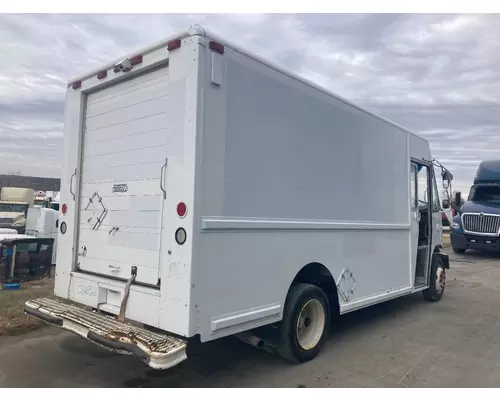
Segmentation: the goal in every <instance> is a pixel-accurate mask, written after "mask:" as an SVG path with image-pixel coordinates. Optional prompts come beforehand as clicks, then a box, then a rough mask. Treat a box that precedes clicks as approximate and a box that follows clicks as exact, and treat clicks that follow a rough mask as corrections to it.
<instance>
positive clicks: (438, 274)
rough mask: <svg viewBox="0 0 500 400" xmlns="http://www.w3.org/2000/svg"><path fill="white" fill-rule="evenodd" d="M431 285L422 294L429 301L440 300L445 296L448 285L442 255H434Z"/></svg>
mask: <svg viewBox="0 0 500 400" xmlns="http://www.w3.org/2000/svg"><path fill="white" fill-rule="evenodd" d="M430 278H431V279H430V286H429V288H428V289H426V290H424V291H423V292H422V294H423V295H424V299H425V300H427V301H439V300H441V297H443V293H444V288H445V286H446V269H445V267H444V264H443V260H442V259H441V257H439V256H436V255H434V256H433V257H432V265H431V276H430Z"/></svg>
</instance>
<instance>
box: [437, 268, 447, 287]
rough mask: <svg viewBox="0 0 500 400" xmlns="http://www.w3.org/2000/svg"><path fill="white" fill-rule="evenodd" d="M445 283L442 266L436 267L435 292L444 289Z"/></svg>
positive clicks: (444, 273)
mask: <svg viewBox="0 0 500 400" xmlns="http://www.w3.org/2000/svg"><path fill="white" fill-rule="evenodd" d="M445 285H446V272H445V270H444V268H443V267H437V269H436V292H438V293H441V292H443V291H444V286H445Z"/></svg>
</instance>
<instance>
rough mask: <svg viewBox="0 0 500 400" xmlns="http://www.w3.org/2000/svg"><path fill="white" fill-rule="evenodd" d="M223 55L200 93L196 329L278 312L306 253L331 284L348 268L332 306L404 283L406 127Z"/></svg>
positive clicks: (222, 328) (354, 303) (225, 328)
mask: <svg viewBox="0 0 500 400" xmlns="http://www.w3.org/2000/svg"><path fill="white" fill-rule="evenodd" d="M224 60H225V65H224V66H225V75H224V76H225V80H224V82H223V84H222V85H221V87H220V88H218V87H215V86H213V85H212V86H209V87H207V89H206V90H207V92H206V100H205V110H206V112H205V121H206V126H205V128H204V132H203V142H204V146H205V147H204V150H205V151H204V153H203V166H204V170H203V174H204V182H205V185H201V186H202V191H203V192H202V195H201V200H200V199H199V198H198V201H200V202H202V205H201V206H200V207H201V210H202V211H201V219H202V222H201V227H202V232H201V234H200V245H199V246H198V247H197V248H196V254H197V256H198V257H199V258H198V259H197V260H196V261H195V265H197V264H198V263H199V264H200V265H201V266H200V268H199V270H198V271H197V273H198V274H199V277H198V281H199V282H200V285H202V287H201V288H199V289H198V290H200V291H201V294H200V296H201V298H200V300H199V301H200V302H201V303H202V304H203V307H204V312H203V313H202V315H203V317H205V316H206V317H207V318H206V319H204V322H203V323H202V324H201V326H202V327H203V328H201V329H202V332H201V333H202V338H204V340H207V339H208V338H215V337H218V336H221V335H225V334H228V332H235V331H240V330H243V329H249V328H252V327H254V326H256V325H260V324H263V323H269V322H272V321H275V320H278V319H279V318H280V313H281V312H282V307H283V305H284V301H285V297H286V293H287V291H288V288H289V286H290V284H291V282H292V280H293V278H294V277H295V275H296V274H297V272H298V271H299V270H300V269H301V268H302V267H304V266H306V265H307V264H310V263H312V262H317V263H321V264H323V265H324V266H326V267H327V268H328V269H329V270H330V272H331V274H332V276H333V278H334V280H335V281H337V280H338V279H339V278H340V275H341V273H342V271H343V270H344V269H346V268H347V269H349V270H351V271H352V272H353V275H354V277H355V279H356V286H355V290H354V294H353V296H352V298H350V299H349V300H348V301H347V302H346V301H343V300H342V298H340V302H341V309H342V310H347V309H349V308H351V309H352V308H356V307H358V306H361V305H362V304H365V303H366V302H370V301H373V302H376V299H377V298H382V297H383V296H386V295H389V294H392V293H396V292H398V291H408V290H410V286H411V284H410V265H409V263H410V248H409V243H410V216H409V197H408V196H409V180H408V179H409V178H408V177H409V154H408V148H409V146H408V140H409V135H408V133H407V132H406V131H404V130H402V129H400V128H398V127H396V126H394V125H392V124H390V123H388V122H385V121H383V120H381V119H379V118H377V117H375V116H373V115H370V114H368V113H366V112H364V111H361V110H359V109H356V108H354V107H353V106H350V105H348V104H346V103H344V102H342V101H340V100H338V99H336V98H334V97H332V96H329V95H327V94H325V93H322V92H320V91H319V90H317V89H315V88H312V87H310V86H307V85H306V84H303V83H301V82H299V81H297V80H295V79H293V78H291V77H288V76H287V75H285V74H283V73H281V72H278V71H275V70H273V69H271V68H269V67H267V66H265V65H263V64H262V63H260V62H258V61H255V60H253V59H252V58H250V57H248V56H245V55H242V54H241V53H237V52H234V51H231V50H230V49H227V48H226V51H225V53H224ZM208 63H209V62H208ZM209 65H210V63H209ZM206 79H207V81H209V79H210V78H209V77H207V78H206ZM217 109H219V112H220V114H222V115H224V117H221V118H218V119H216V118H215V117H214V116H213V115H217V112H216V110H217ZM208 149H210V150H208ZM221 154H223V156H224V162H223V163H221V162H220V161H218V159H219V160H220V157H221ZM207 182H209V183H210V184H208V183H207ZM214 188H217V190H214ZM243 282H244V284H243ZM214 291H217V293H218V295H217V296H213V295H212V294H213V293H214ZM257 294H258V295H257ZM227 299H231V301H227ZM276 306H277V308H276ZM231 321H233V322H231Z"/></svg>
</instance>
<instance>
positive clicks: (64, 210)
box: [61, 204, 68, 215]
mask: <svg viewBox="0 0 500 400" xmlns="http://www.w3.org/2000/svg"><path fill="white" fill-rule="evenodd" d="M61 212H62V213H63V215H66V213H67V212H68V206H67V205H66V204H63V205H62V207H61Z"/></svg>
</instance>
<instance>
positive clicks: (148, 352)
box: [24, 298, 187, 370]
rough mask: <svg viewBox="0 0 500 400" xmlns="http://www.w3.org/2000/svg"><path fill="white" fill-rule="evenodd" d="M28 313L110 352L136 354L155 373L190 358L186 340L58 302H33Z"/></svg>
mask: <svg viewBox="0 0 500 400" xmlns="http://www.w3.org/2000/svg"><path fill="white" fill-rule="evenodd" d="M24 311H25V312H26V314H29V315H32V316H33V317H36V318H39V319H41V320H43V321H45V322H47V323H49V324H52V325H56V326H58V327H60V328H63V329H66V330H68V331H71V332H73V333H76V334H77V335H79V336H81V337H84V338H86V339H88V340H90V341H91V342H93V343H95V344H97V345H99V346H101V347H104V348H106V349H108V350H110V351H114V352H119V353H122V354H134V355H136V356H138V357H140V358H141V359H142V360H143V361H144V362H145V363H146V364H148V365H149V366H150V367H151V368H154V369H163V370H164V369H168V368H171V367H173V366H175V365H177V364H179V363H180V362H182V361H184V360H185V359H186V358H187V356H186V345H187V341H186V339H183V338H178V337H175V336H172V335H169V334H166V333H158V332H156V331H153V330H151V329H148V328H144V327H138V326H136V325H133V324H130V323H127V322H119V321H117V320H116V319H115V318H113V317H111V316H109V315H105V314H101V313H98V312H95V311H88V310H84V309H82V308H80V307H77V306H74V305H69V304H65V303H62V302H60V301H57V300H52V299H44V298H42V299H36V300H30V301H27V302H26V303H25V306H24Z"/></svg>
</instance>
